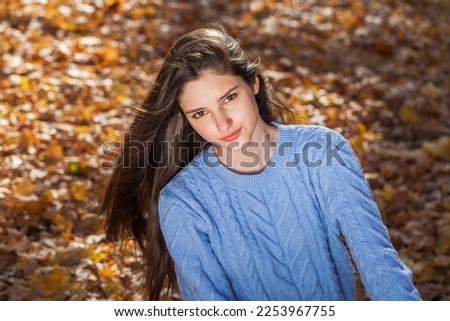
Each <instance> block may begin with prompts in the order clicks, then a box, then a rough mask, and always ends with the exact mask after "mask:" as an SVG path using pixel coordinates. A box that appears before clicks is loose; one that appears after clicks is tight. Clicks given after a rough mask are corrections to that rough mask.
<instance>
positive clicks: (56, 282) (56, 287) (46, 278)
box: [28, 268, 70, 297]
mask: <svg viewBox="0 0 450 321" xmlns="http://www.w3.org/2000/svg"><path fill="white" fill-rule="evenodd" d="M69 281H70V274H69V272H68V271H67V270H65V269H62V268H55V269H54V270H51V271H44V272H41V273H39V272H37V273H35V274H33V275H31V276H30V277H29V279H28V284H29V285H31V286H32V287H34V288H35V289H37V290H39V291H40V292H41V294H42V295H43V296H44V297H50V296H52V295H54V294H57V293H59V292H61V291H64V290H65V289H67V288H68V286H69V285H70V284H69Z"/></svg>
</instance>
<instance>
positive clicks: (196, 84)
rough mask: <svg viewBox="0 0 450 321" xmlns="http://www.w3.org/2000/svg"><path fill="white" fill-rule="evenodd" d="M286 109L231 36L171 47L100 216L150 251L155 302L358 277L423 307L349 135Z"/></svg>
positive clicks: (243, 294)
mask: <svg viewBox="0 0 450 321" xmlns="http://www.w3.org/2000/svg"><path fill="white" fill-rule="evenodd" d="M280 115H281V116H280ZM283 115H284V116H283ZM288 115H289V110H288V109H287V108H286V107H285V106H284V105H283V104H282V103H281V102H280V101H278V100H277V99H276V97H275V96H274V95H273V94H272V92H271V88H270V86H269V84H268V82H267V80H266V78H265V77H264V73H263V71H262V69H261V66H260V65H259V61H258V60H255V61H254V60H250V59H249V58H248V56H247V55H246V54H245V52H244V51H243V50H242V49H241V48H240V46H239V45H238V43H237V42H236V41H235V40H234V39H233V38H231V37H230V36H229V35H227V34H226V33H225V32H223V31H219V30H216V29H207V28H205V29H198V30H195V31H193V32H191V33H188V34H186V35H184V36H182V37H181V38H180V39H179V40H178V41H177V42H176V43H175V44H174V45H173V47H172V48H171V49H170V51H169V53H168V55H167V57H166V58H165V60H164V63H163V65H162V67H161V69H160V71H159V73H158V75H157V78H156V80H155V83H154V85H153V87H152V88H151V90H150V92H149V94H148V96H147V97H146V99H145V101H144V102H143V104H142V108H141V109H140V110H139V111H138V112H137V114H136V115H135V117H134V119H133V121H132V123H131V125H130V127H129V129H128V131H127V133H126V136H125V139H124V142H123V144H122V147H121V148H120V152H119V155H118V160H119V162H118V163H117V167H116V168H115V170H114V172H113V174H112V177H111V179H110V181H109V185H108V188H107V191H106V197H105V199H104V201H103V204H102V208H101V213H103V214H104V215H105V216H106V219H107V220H106V222H107V237H108V238H109V239H111V240H117V239H119V238H126V237H130V236H131V237H133V238H134V239H135V240H136V241H137V242H138V244H139V245H140V247H141V248H142V251H143V253H144V259H145V270H146V274H145V275H146V281H147V283H146V284H147V289H148V292H149V297H150V299H152V300H157V299H159V297H160V294H161V292H162V291H163V290H164V289H167V288H170V287H177V288H178V289H179V291H180V293H181V297H182V298H183V299H184V300H354V299H355V281H354V272H355V269H356V271H357V272H358V273H359V275H360V277H361V280H362V283H363V284H364V286H365V289H366V292H367V294H368V296H369V297H370V298H371V299H373V300H420V296H419V293H418V291H417V290H416V288H415V287H414V285H413V283H412V279H411V272H410V270H409V269H408V268H407V267H406V266H405V264H404V263H403V262H402V261H401V260H400V258H399V256H398V254H397V252H396V251H395V250H394V248H393V246H392V244H391V242H390V239H389V235H388V231H387V229H386V227H385V225H384V224H383V222H382V220H381V218H380V213H379V211H378V209H377V206H376V204H375V203H374V201H373V199H372V195H371V191H370V188H369V186H368V184H367V182H366V181H365V179H364V177H363V173H362V169H361V166H360V163H359V162H358V160H357V158H356V157H355V154H354V152H353V150H352V149H351V147H350V145H349V143H348V142H347V140H346V139H345V138H344V137H342V136H341V135H340V134H338V133H337V132H335V131H333V130H330V129H327V128H325V127H320V126H312V125H310V126H301V125H296V126H294V125H284V124H282V123H286V122H285V121H284V119H283V118H286V117H285V116H288ZM120 160H122V161H123V160H127V164H126V165H127V166H125V164H124V163H120Z"/></svg>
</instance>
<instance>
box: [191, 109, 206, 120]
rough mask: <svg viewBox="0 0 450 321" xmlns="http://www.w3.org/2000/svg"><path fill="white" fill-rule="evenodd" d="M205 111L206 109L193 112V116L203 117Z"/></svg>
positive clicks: (196, 117)
mask: <svg viewBox="0 0 450 321" xmlns="http://www.w3.org/2000/svg"><path fill="white" fill-rule="evenodd" d="M205 114H206V113H205V112H204V111H198V112H196V113H194V114H192V118H195V119H198V118H202V117H203V116H205Z"/></svg>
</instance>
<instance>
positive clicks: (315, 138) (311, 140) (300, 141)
mask: <svg viewBox="0 0 450 321" xmlns="http://www.w3.org/2000/svg"><path fill="white" fill-rule="evenodd" d="M275 125H276V126H277V127H278V129H279V133H280V143H281V144H286V143H293V144H294V147H295V148H296V149H297V150H298V149H299V148H300V149H302V148H310V147H315V148H316V149H322V148H325V147H326V146H327V145H330V144H331V145H332V146H335V145H338V144H342V143H347V139H346V138H345V137H344V136H342V135H341V134H340V133H339V132H337V131H336V130H333V129H331V128H328V127H325V126H319V125H281V124H275ZM328 147H330V146H328Z"/></svg>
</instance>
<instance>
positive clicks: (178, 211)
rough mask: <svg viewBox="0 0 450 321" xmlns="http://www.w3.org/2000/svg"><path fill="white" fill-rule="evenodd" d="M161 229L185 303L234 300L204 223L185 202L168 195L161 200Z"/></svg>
mask: <svg viewBox="0 0 450 321" xmlns="http://www.w3.org/2000/svg"><path fill="white" fill-rule="evenodd" d="M159 215H160V225H161V229H162V232H163V235H164V238H165V241H166V244H167V247H168V250H169V253H170V255H171V257H172V259H173V261H174V263H175V272H176V275H177V284H178V287H179V289H180V294H181V297H182V299H183V300H188V301H195V300H205V301H220V300H235V296H234V294H233V291H232V289H231V285H230V283H229V281H228V278H227V275H226V274H225V272H224V270H223V268H222V266H221V265H220V263H219V261H218V260H217V258H216V256H215V254H214V253H213V251H212V249H211V246H210V243H209V240H208V236H207V234H206V233H205V223H204V222H203V221H202V219H201V218H200V217H199V216H198V215H197V214H196V213H195V212H194V211H193V209H192V208H191V207H190V206H189V204H187V203H186V202H184V201H182V200H181V199H180V198H179V197H177V196H174V195H173V194H172V193H169V192H164V191H163V192H162V193H161V195H160V199H159Z"/></svg>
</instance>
